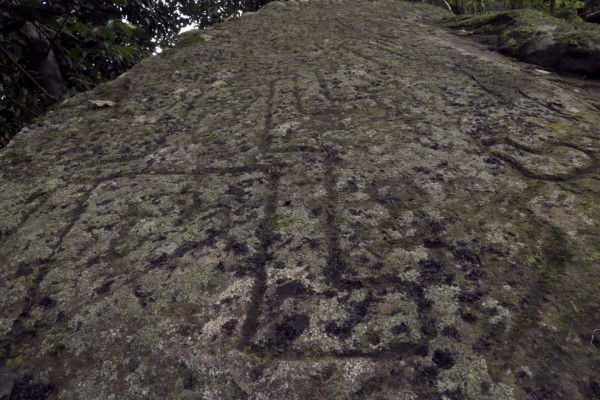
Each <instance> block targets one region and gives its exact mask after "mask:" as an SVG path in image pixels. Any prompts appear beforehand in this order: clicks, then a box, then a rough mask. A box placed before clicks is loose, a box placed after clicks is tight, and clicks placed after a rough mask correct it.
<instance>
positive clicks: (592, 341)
mask: <svg viewBox="0 0 600 400" xmlns="http://www.w3.org/2000/svg"><path fill="white" fill-rule="evenodd" d="M597 331H600V329H594V332H592V340H590V344H594V335H595V334H596V332H597Z"/></svg>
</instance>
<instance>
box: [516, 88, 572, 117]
mask: <svg viewBox="0 0 600 400" xmlns="http://www.w3.org/2000/svg"><path fill="white" fill-rule="evenodd" d="M517 90H518V92H519V93H521V95H522V96H523V97H526V98H528V99H529V100H531V101H533V102H535V103H537V104H539V105H540V106H542V107H544V108H547V109H548V110H550V111H553V112H555V113H556V114H558V115H560V116H562V117H565V118H568V119H572V120H574V121H579V119H578V118H577V117H575V116H573V115H569V114H565V113H563V112H562V111H560V110H557V109H556V108H554V107H551V106H549V105H548V104H544V103H542V102H541V101H539V100H538V99H536V98H535V97H533V96H531V95H528V94H527V93H525V92H524V91H523V90H522V89H521V88H518V89H517Z"/></svg>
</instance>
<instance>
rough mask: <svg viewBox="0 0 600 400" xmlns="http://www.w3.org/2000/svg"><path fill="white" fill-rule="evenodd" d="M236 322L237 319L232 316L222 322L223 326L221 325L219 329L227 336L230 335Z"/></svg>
mask: <svg viewBox="0 0 600 400" xmlns="http://www.w3.org/2000/svg"><path fill="white" fill-rule="evenodd" d="M237 324H238V320H237V319H234V318H232V319H230V320H229V321H227V322H225V323H224V324H223V326H221V330H222V331H223V333H225V334H226V335H227V336H231V335H232V334H233V333H234V332H235V328H236V327H237Z"/></svg>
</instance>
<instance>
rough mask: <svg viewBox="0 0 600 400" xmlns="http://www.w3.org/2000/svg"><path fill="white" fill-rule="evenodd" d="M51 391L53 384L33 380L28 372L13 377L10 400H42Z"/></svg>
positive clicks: (49, 394)
mask: <svg viewBox="0 0 600 400" xmlns="http://www.w3.org/2000/svg"><path fill="white" fill-rule="evenodd" d="M53 392H54V385H53V384H51V383H39V382H34V379H33V375H32V374H29V373H28V374H25V375H23V377H22V378H17V379H15V381H14V387H13V390H12V393H11V394H10V400H33V399H35V400H44V399H47V398H49V397H50V396H51V395H52V393H53Z"/></svg>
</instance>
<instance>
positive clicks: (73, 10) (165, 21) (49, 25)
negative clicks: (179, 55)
mask: <svg viewBox="0 0 600 400" xmlns="http://www.w3.org/2000/svg"><path fill="white" fill-rule="evenodd" d="M269 1H270V0H114V1H108V0H0V72H1V74H0V147H3V146H4V145H6V143H7V142H8V140H9V139H10V138H11V137H12V136H13V135H14V133H16V132H17V131H18V130H19V129H20V128H21V127H22V126H24V125H25V124H27V123H30V122H31V121H32V120H33V119H34V118H35V117H37V116H41V115H43V113H44V111H45V110H46V109H47V108H48V107H49V106H50V105H52V104H53V103H55V102H56V101H58V100H60V99H61V98H63V97H65V96H66V95H69V94H71V95H72V94H75V93H78V92H82V91H85V90H88V89H90V88H92V87H94V86H95V85H97V84H99V83H102V82H105V81H107V80H110V79H114V78H115V77H117V76H118V75H120V74H122V73H123V72H125V71H126V70H128V69H129V68H131V67H132V66H133V65H135V64H136V63H138V62H139V61H140V60H141V59H143V58H144V57H146V56H148V55H150V54H152V53H153V52H154V51H155V49H156V48H157V47H162V48H164V47H167V46H171V45H173V44H174V41H175V39H176V37H177V34H178V33H179V30H180V29H181V28H182V27H183V26H187V25H190V24H193V25H196V26H197V27H200V28H203V27H206V26H209V25H212V24H214V23H216V22H219V21H222V20H224V19H226V18H228V17H230V16H232V15H236V14H237V13H238V12H240V11H255V10H257V9H259V8H260V7H261V6H263V5H264V4H266V3H268V2H269Z"/></svg>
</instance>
